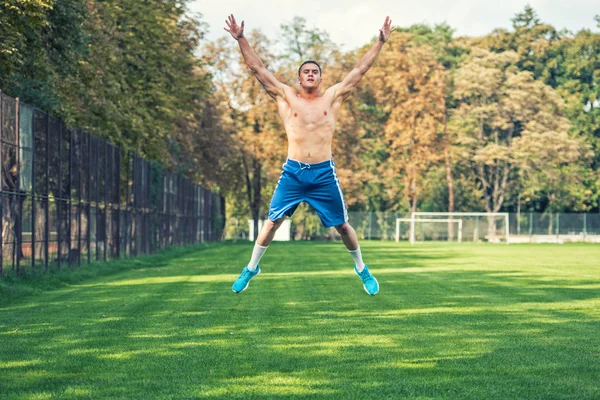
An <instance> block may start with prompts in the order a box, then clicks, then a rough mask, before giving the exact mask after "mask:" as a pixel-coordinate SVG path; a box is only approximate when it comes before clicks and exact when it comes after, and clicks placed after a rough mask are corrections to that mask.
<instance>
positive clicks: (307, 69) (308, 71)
mask: <svg viewBox="0 0 600 400" xmlns="http://www.w3.org/2000/svg"><path fill="white" fill-rule="evenodd" d="M298 84H299V85H300V86H302V87H304V88H306V89H309V88H316V87H319V85H320V84H321V73H320V72H319V67H318V66H317V64H312V63H308V64H304V65H303V66H302V68H301V69H300V76H299V77H298Z"/></svg>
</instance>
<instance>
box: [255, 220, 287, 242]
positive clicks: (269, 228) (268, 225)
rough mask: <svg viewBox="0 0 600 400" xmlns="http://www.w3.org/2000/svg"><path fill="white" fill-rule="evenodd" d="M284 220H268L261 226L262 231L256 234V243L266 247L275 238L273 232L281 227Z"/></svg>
mask: <svg viewBox="0 0 600 400" xmlns="http://www.w3.org/2000/svg"><path fill="white" fill-rule="evenodd" d="M284 220H285V218H279V219H278V220H275V221H271V220H270V219H268V220H267V221H266V222H265V224H264V225H263V227H262V229H261V230H260V232H259V233H258V238H256V243H257V244H258V245H260V246H263V247H267V246H268V245H270V244H271V242H272V241H273V238H274V237H275V232H277V229H279V227H280V226H281V224H282V223H283V221H284Z"/></svg>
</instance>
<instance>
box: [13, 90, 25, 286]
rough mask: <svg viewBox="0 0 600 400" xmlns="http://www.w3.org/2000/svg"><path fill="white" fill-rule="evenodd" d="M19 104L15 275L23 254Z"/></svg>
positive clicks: (16, 134) (18, 271)
mask: <svg viewBox="0 0 600 400" xmlns="http://www.w3.org/2000/svg"><path fill="white" fill-rule="evenodd" d="M20 108H21V102H20V100H19V98H18V97H17V98H16V105H15V118H16V120H15V136H16V140H15V145H16V146H15V147H16V150H17V154H16V157H15V158H16V159H17V184H16V187H17V196H16V197H17V199H16V200H17V201H18V206H17V208H18V210H19V216H18V218H16V221H15V225H16V227H15V228H16V229H15V230H16V236H17V238H16V239H17V246H16V255H17V257H16V258H17V275H21V253H22V252H23V230H22V229H21V222H22V220H23V201H22V199H21V197H22V194H21V154H20V153H21V152H20V151H19V150H20V149H21V119H20V118H19V115H20V114H21V110H20ZM14 253H15V246H14V245H13V254H14Z"/></svg>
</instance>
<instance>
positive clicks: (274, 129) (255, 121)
mask: <svg viewBox="0 0 600 400" xmlns="http://www.w3.org/2000/svg"><path fill="white" fill-rule="evenodd" d="M246 37H247V39H248V41H249V42H250V43H251V45H252V46H253V48H254V50H255V51H256V52H257V54H259V55H260V57H261V59H262V60H263V63H264V64H265V67H266V68H267V69H270V70H271V71H275V73H276V74H278V71H277V70H276V68H274V64H275V56H274V55H273V54H272V53H270V52H269V51H268V49H269V48H270V47H271V46H272V43H271V42H270V41H269V40H268V39H267V38H266V37H265V36H264V35H263V34H262V33H260V32H259V31H256V30H254V31H252V32H250V34H248V35H246ZM205 50H206V51H205V53H206V54H207V55H210V56H209V59H210V63H211V67H212V68H211V70H212V71H213V77H214V80H213V81H214V82H215V85H216V86H217V96H219V98H220V106H219V107H220V110H221V113H222V114H221V115H222V118H223V119H224V121H225V122H224V129H225V131H226V132H229V134H230V135H231V136H232V139H233V143H234V159H235V161H236V162H237V163H238V165H237V171H238V173H239V174H240V176H241V177H242V180H240V181H237V182H236V183H237V185H238V186H237V188H234V187H232V189H233V190H232V191H231V192H229V193H228V194H229V198H230V201H231V202H232V203H233V204H234V205H235V206H236V207H238V208H242V207H241V204H247V205H248V208H249V211H250V214H251V216H252V219H253V220H254V235H255V236H254V237H255V238H256V237H257V236H258V221H259V219H260V217H261V216H262V213H261V210H264V208H265V206H266V204H268V203H267V201H268V200H269V199H268V198H267V197H266V196H264V193H265V190H266V189H271V190H272V185H271V186H268V185H267V184H268V182H273V181H274V179H269V178H272V177H273V176H275V174H276V173H278V172H279V168H278V166H280V165H281V163H282V162H283V160H284V159H285V143H284V140H285V131H284V129H283V127H282V126H281V122H280V120H279V114H278V112H277V106H276V103H275V102H274V101H273V100H272V99H271V98H270V97H269V95H268V94H267V92H266V91H265V90H264V89H263V88H262V86H261V85H260V83H259V82H258V80H257V79H256V78H255V77H254V75H252V74H251V73H250V71H249V70H248V69H247V68H246V67H245V64H244V60H243V58H242V56H241V54H240V52H239V49H238V48H237V44H236V43H235V42H232V41H231V39H230V38H221V39H219V40H217V41H216V42H215V43H211V44H209V45H207V47H206V48H205ZM242 195H243V196H244V197H245V201H244V199H243V197H242Z"/></svg>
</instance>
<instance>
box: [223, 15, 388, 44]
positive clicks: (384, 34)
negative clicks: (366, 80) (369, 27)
mask: <svg viewBox="0 0 600 400" xmlns="http://www.w3.org/2000/svg"><path fill="white" fill-rule="evenodd" d="M234 21H235V20H234ZM243 26H244V23H242V28H243ZM391 26H392V20H391V19H390V17H389V16H388V17H385V22H384V23H383V26H382V27H381V29H380V30H379V40H381V41H382V42H384V43H385V42H387V40H388V39H389V38H390V33H391V29H390V27H391ZM232 35H233V33H232Z"/></svg>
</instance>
